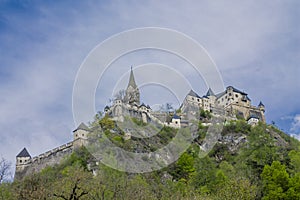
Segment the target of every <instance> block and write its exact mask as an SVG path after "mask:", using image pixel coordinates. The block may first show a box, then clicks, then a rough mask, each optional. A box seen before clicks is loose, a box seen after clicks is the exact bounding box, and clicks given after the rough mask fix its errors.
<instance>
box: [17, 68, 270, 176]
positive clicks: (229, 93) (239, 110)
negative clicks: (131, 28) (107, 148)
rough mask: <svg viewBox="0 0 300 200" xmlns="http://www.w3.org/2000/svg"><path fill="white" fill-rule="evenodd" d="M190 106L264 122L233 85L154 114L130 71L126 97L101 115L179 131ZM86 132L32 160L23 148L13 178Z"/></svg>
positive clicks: (51, 159)
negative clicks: (159, 125)
mask: <svg viewBox="0 0 300 200" xmlns="http://www.w3.org/2000/svg"><path fill="white" fill-rule="evenodd" d="M189 107H194V108H196V110H202V111H206V112H209V113H211V114H212V115H215V116H223V117H224V118H225V119H228V120H235V119H237V118H242V119H245V120H247V121H248V123H249V124H251V125H256V124H257V123H258V122H259V121H262V122H265V116H264V113H265V106H264V105H263V104H262V102H260V103H259V105H258V106H253V105H251V100H250V98H249V97H248V94H247V93H245V92H242V91H240V90H238V89H236V88H234V87H232V86H228V87H227V88H226V90H225V91H223V92H221V93H219V94H215V93H214V92H213V91H212V89H211V88H209V89H208V91H207V93H206V95H204V96H202V97H201V96H199V95H198V94H197V93H195V92H194V91H193V90H191V91H190V92H189V93H188V94H187V95H186V97H185V99H184V101H183V102H182V104H181V106H180V108H179V109H178V111H179V112H171V113H170V112H159V111H153V110H152V109H151V107H150V106H149V105H145V104H144V103H140V92H139V88H138V86H137V84H136V82H135V78H134V74H133V70H132V68H131V71H130V77H129V82H128V86H127V88H126V91H125V95H124V96H119V97H116V98H115V99H114V101H113V103H112V105H110V106H106V107H105V108H104V112H105V113H106V115H107V116H110V117H111V118H112V120H114V121H124V116H130V117H134V118H137V119H139V120H141V121H142V122H143V123H149V122H156V123H159V124H162V125H165V126H171V127H173V128H181V127H183V126H187V125H188V124H187V121H186V120H185V119H186V115H187V113H188V112H190V111H189V109H188V108H189ZM89 132H90V130H89V128H88V127H87V126H86V125H85V124H84V123H81V124H80V125H79V126H78V127H77V128H76V129H75V130H74V131H73V140H72V141H71V142H69V143H66V144H64V145H61V146H59V147H57V148H54V149H52V150H50V151H47V152H45V153H43V154H40V155H38V156H35V157H31V155H30V154H29V153H28V151H27V149H26V148H24V149H23V150H22V151H21V152H20V153H19V154H18V155H17V156H16V171H15V179H16V180H17V179H22V178H23V177H25V176H27V175H29V174H33V173H36V172H39V171H41V170H42V169H43V168H45V167H47V166H53V165H55V164H57V163H59V162H60V161H61V160H62V159H63V158H64V157H66V156H67V155H70V154H71V153H72V152H73V151H74V150H75V149H77V148H79V147H81V146H85V145H86V144H87V142H88V134H89ZM125 137H126V138H127V139H130V135H126V134H125Z"/></svg>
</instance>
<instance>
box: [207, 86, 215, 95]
mask: <svg viewBox="0 0 300 200" xmlns="http://www.w3.org/2000/svg"><path fill="white" fill-rule="evenodd" d="M206 96H215V93H214V92H213V91H212V89H211V88H209V89H208V91H207V93H206Z"/></svg>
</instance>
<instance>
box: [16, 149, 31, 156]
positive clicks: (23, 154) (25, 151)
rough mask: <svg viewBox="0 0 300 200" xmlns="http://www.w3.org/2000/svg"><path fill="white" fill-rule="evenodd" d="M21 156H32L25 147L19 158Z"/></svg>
mask: <svg viewBox="0 0 300 200" xmlns="http://www.w3.org/2000/svg"><path fill="white" fill-rule="evenodd" d="M20 157H30V158H31V156H30V154H29V153H28V151H27V149H26V148H25V147H24V149H23V150H22V151H21V152H20V153H19V154H18V155H17V158H20Z"/></svg>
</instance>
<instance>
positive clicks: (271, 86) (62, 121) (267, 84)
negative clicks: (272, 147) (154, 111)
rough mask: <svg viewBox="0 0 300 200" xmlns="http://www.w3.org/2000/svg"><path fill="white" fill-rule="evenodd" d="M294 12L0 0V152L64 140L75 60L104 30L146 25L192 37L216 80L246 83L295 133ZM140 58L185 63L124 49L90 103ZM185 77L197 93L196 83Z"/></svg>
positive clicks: (273, 6) (298, 113) (299, 112)
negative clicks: (211, 62)
mask: <svg viewBox="0 0 300 200" xmlns="http://www.w3.org/2000/svg"><path fill="white" fill-rule="evenodd" d="M299 15H300V2H299V1H297V0H295V1H292V0H287V1H276V0H275V1H243V2H242V3H241V2H240V1H188V2H186V1H164V2H161V1H126V2H125V1H55V3H54V1H29V0H23V1H21V0H19V1H6V0H0V63H1V64H0V100H1V101H0V102H1V104H0V128H1V130H2V132H1V133H0V134H1V140H0V155H2V156H3V157H5V158H6V159H8V160H10V161H12V162H14V159H15V155H16V154H17V153H18V152H19V151H20V150H21V149H22V148H23V147H27V148H28V150H29V152H30V153H31V154H32V155H37V154H39V153H42V152H44V151H46V150H49V149H52V148H53V147H56V146H58V145H60V144H63V143H65V142H68V141H70V140H71V138H72V135H71V133H72V130H73V129H74V128H75V125H74V123H73V118H72V117H73V116H72V90H73V83H74V80H75V77H76V74H77V71H78V69H79V67H80V65H81V64H82V62H83V60H84V58H85V57H86V56H87V55H88V53H89V52H90V51H91V50H92V49H93V48H94V47H95V46H96V45H98V44H99V43H100V42H102V41H103V40H105V39H107V38H108V37H110V36H112V35H114V34H117V33H119V32H121V31H125V30H128V29H132V28H138V27H148V26H151V27H152V26H154V27H164V28H170V29H175V30H177V31H180V32H183V33H185V34H187V35H189V36H190V37H192V38H193V39H195V40H196V41H198V42H199V43H200V44H201V45H203V46H204V47H205V49H206V50H207V51H208V53H209V54H210V56H211V57H212V59H213V60H214V61H215V63H216V64H217V66H218V68H219V70H220V73H221V75H222V77H223V80H224V83H225V85H226V86H227V85H233V86H235V87H237V88H238V89H241V90H244V91H246V92H247V93H248V94H249V97H250V98H251V99H252V102H253V104H254V105H257V104H258V103H259V101H260V100H261V101H263V103H264V104H265V106H266V110H267V111H266V117H267V121H268V122H269V123H270V122H271V121H274V122H275V123H276V125H277V126H278V127H279V128H280V129H283V130H284V131H285V132H287V133H290V134H293V135H295V136H296V137H297V136H298V138H299V134H300V104H299V99H300V93H299V91H300V78H299V77H300V68H299V63H300V26H299V19H300V16H299ZM169 58H170V59H169ZM170 60H171V61H170ZM147 62H156V63H163V64H168V65H174V66H175V65H176V66H177V69H179V70H180V69H181V71H182V72H183V73H184V72H185V71H186V70H185V69H184V66H185V63H183V62H182V61H180V60H178V59H177V58H173V57H172V56H170V55H165V54H164V53H161V52H160V53H157V52H151V51H149V52H142V53H136V54H130V55H128V56H127V57H126V56H124V57H122V58H121V59H120V60H119V61H118V62H115V63H114V66H112V68H111V69H110V70H108V73H107V74H106V78H104V79H103V81H104V83H103V84H102V86H103V85H106V86H107V87H100V86H99V88H98V90H97V94H96V107H97V108H98V109H99V110H101V109H102V107H103V105H104V104H105V103H108V99H109V98H111V96H110V95H111V92H110V91H111V89H112V88H113V87H114V85H111V84H115V83H114V81H117V80H118V79H119V77H120V76H122V75H123V74H124V73H126V72H128V70H129V66H130V65H141V64H143V63H147ZM114 67H115V68H114ZM180 67H181V68H180ZM185 75H186V76H187V78H190V80H191V83H192V87H193V89H194V90H195V91H196V92H197V93H199V94H204V92H205V91H206V90H207V88H206V87H204V86H205V85H204V84H203V81H202V80H197V79H195V77H193V76H192V75H191V74H189V73H186V74H185ZM162 78H163V77H162ZM139 79H140V80H141V79H142V77H136V80H137V82H139ZM105 81H107V82H105ZM155 89H157V91H156V92H154V94H153V91H152V90H155ZM142 92H144V93H143V94H142V98H143V99H142V100H143V101H145V102H146V103H147V102H150V103H149V104H154V103H155V101H156V100H157V99H158V97H162V96H161V95H159V92H162V90H161V89H159V88H156V87H148V88H146V87H145V88H144V89H142ZM187 92H188V91H187ZM165 96H166V97H163V98H162V100H164V98H165V99H166V100H167V101H168V100H169V99H168V97H167V95H165ZM157 103H162V102H157Z"/></svg>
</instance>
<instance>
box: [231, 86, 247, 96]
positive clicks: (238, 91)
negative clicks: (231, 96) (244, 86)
mask: <svg viewBox="0 0 300 200" xmlns="http://www.w3.org/2000/svg"><path fill="white" fill-rule="evenodd" d="M229 88H232V90H233V91H234V92H237V93H240V94H243V95H248V94H247V93H245V92H242V91H241V90H239V89H236V88H235V87H233V86H228V87H227V88H226V89H229Z"/></svg>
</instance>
